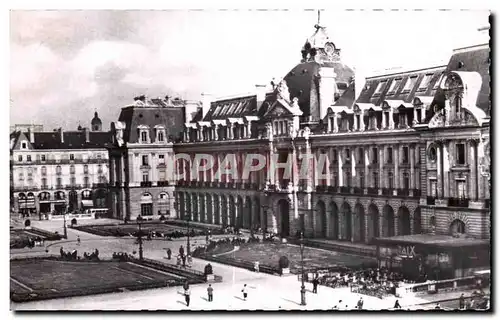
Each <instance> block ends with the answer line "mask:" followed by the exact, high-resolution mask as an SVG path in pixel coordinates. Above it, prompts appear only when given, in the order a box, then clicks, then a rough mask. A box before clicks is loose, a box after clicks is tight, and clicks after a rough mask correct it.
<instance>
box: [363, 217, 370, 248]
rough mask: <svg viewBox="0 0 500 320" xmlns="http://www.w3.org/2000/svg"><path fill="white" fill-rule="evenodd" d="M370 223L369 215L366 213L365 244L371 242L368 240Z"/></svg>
mask: <svg viewBox="0 0 500 320" xmlns="http://www.w3.org/2000/svg"><path fill="white" fill-rule="evenodd" d="M368 223H369V221H368V214H367V212H365V228H364V230H363V231H364V233H365V243H368V241H370V239H368V228H369V226H368Z"/></svg>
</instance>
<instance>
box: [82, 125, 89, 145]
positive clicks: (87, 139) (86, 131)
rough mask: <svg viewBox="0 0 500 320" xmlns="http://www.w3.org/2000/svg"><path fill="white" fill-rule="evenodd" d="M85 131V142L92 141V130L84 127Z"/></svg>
mask: <svg viewBox="0 0 500 320" xmlns="http://www.w3.org/2000/svg"><path fill="white" fill-rule="evenodd" d="M83 132H84V133H85V143H89V142H90V130H89V128H83Z"/></svg>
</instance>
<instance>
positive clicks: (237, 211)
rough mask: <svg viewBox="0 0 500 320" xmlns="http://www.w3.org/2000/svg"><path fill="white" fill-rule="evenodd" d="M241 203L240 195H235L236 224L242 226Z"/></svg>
mask: <svg viewBox="0 0 500 320" xmlns="http://www.w3.org/2000/svg"><path fill="white" fill-rule="evenodd" d="M239 209H240V203H239V201H238V197H234V225H235V226H237V227H239V228H241V225H240V223H239V222H240V215H241V212H240V210H239Z"/></svg>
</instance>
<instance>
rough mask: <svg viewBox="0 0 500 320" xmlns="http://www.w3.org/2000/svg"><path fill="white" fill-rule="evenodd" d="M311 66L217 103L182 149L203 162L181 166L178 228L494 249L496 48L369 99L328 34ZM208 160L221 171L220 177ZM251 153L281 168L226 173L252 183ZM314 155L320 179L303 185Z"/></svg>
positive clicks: (379, 88) (403, 78) (384, 88)
mask: <svg viewBox="0 0 500 320" xmlns="http://www.w3.org/2000/svg"><path fill="white" fill-rule="evenodd" d="M301 54H302V60H301V62H300V63H299V64H298V65H297V66H295V67H294V68H292V69H291V71H290V72H289V73H288V74H286V75H285V76H284V77H283V79H282V80H281V81H279V82H272V83H271V85H269V86H257V87H256V93H254V94H247V95H241V96H237V97H230V98H221V99H216V100H210V96H208V95H205V96H204V101H203V102H202V108H201V109H200V110H199V112H198V114H197V115H196V116H195V117H194V118H193V119H192V121H187V122H186V123H185V132H184V137H183V141H182V142H180V143H176V144H174V146H173V151H174V152H175V154H188V155H189V158H188V159H180V160H179V161H176V170H177V172H178V173H179V174H180V175H181V177H180V179H178V180H177V185H176V188H175V199H176V200H175V204H176V208H177V211H178V212H177V217H178V218H180V219H185V218H186V217H189V218H190V219H192V220H194V221H201V222H208V223H214V224H220V225H233V226H239V227H242V228H251V227H261V228H263V229H265V230H269V231H274V232H276V233H279V234H281V235H282V236H290V235H292V236H293V235H295V234H296V233H297V231H299V230H304V231H305V235H306V236H307V237H314V238H330V239H340V240H346V241H351V242H363V243H370V242H371V241H372V240H373V238H375V237H387V236H395V235H410V234H420V233H434V234H453V235H462V236H469V237H474V238H489V237H490V231H489V230H490V214H491V212H490V208H489V203H490V191H489V190H490V184H489V123H490V102H489V97H490V90H489V82H490V80H489V73H488V71H489V66H490V61H489V46H488V45H487V44H485V45H478V46H472V47H467V48H461V49H458V50H455V51H454V53H453V55H452V56H451V58H450V60H449V63H448V65H443V66H432V67H429V68H426V69H421V70H411V71H404V72H399V73H391V74H385V75H377V76H374V77H369V78H367V79H366V82H365V84H364V86H361V88H362V89H361V90H360V92H358V91H357V90H356V87H358V86H359V84H358V85H357V84H356V83H355V81H356V80H355V79H354V72H353V70H352V69H350V68H349V67H348V66H346V65H344V64H343V63H342V62H341V57H340V49H338V48H336V47H335V45H334V43H333V42H332V41H331V40H330V39H329V37H328V34H327V33H326V29H325V28H324V27H321V26H316V31H315V33H314V34H313V36H312V37H311V38H309V39H307V41H306V43H305V45H304V46H303V48H302V50H301ZM200 153H203V154H209V155H211V156H212V158H213V159H214V165H213V166H212V167H211V169H210V170H205V169H203V170H201V167H203V166H204V163H202V162H203V161H204V160H202V159H200V158H199V156H197V155H199V154H200ZM249 154H260V155H262V156H263V157H264V158H265V159H267V160H268V161H266V167H265V168H264V170H260V171H258V172H251V173H250V174H249V175H248V176H247V177H244V176H242V175H236V176H235V177H233V176H230V175H228V174H227V171H224V170H218V169H219V168H226V167H227V162H228V161H227V157H226V155H230V156H231V157H234V162H232V163H235V164H236V167H237V168H238V170H243V167H245V165H244V164H245V163H246V166H248V165H249V164H252V162H248V155H249ZM311 156H313V157H314V158H315V159H316V161H314V162H311V163H309V164H308V165H309V167H308V169H309V170H308V172H309V174H308V175H307V176H305V177H304V175H299V168H302V167H303V163H302V160H303V159H307V157H311ZM274 158H277V159H278V161H279V163H280V164H281V163H288V164H287V165H285V166H283V165H277V164H274V163H273V162H272V161H269V160H270V159H274ZM320 158H323V159H325V158H326V159H327V160H326V164H324V165H323V164H322V163H321V162H320V161H319V159H320ZM275 167H279V168H275ZM285 170H289V171H290V172H292V175H291V177H287V178H285V175H284V171H285ZM269 172H270V174H269ZM240 173H241V172H240Z"/></svg>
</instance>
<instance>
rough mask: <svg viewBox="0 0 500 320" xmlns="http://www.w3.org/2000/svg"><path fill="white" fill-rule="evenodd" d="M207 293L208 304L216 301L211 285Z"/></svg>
mask: <svg viewBox="0 0 500 320" xmlns="http://www.w3.org/2000/svg"><path fill="white" fill-rule="evenodd" d="M207 293H208V302H212V301H214V288H212V285H211V284H209V285H208V288H207Z"/></svg>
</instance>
